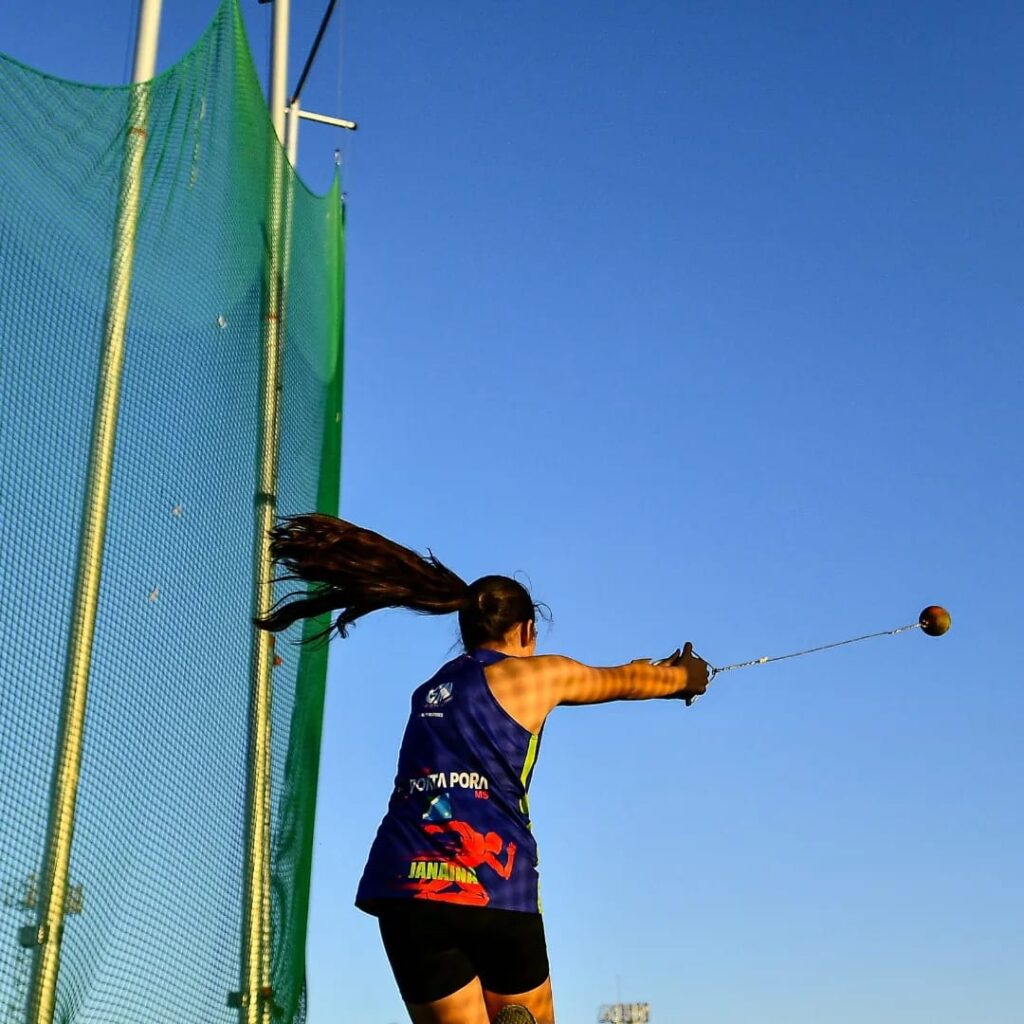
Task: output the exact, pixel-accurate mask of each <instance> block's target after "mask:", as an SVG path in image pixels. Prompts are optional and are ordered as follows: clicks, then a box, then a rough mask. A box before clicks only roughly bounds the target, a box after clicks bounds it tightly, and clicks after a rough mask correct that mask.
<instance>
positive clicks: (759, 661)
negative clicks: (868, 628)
mask: <svg viewBox="0 0 1024 1024" xmlns="http://www.w3.org/2000/svg"><path fill="white" fill-rule="evenodd" d="M920 628H921V623H920V622H913V623H911V624H910V625H909V626H900V627H899V629H883V630H882V631H881V632H880V633H866V634H865V635H864V636H855V637H853V638H852V639H851V640H837V641H836V642H835V643H834V644H822V646H821V647H808V648H807V650H806V651H794V652H793V653H792V654H777V655H775V657H773V658H754V660H753V661H740V662H737V663H736V664H735V665H723V666H722V667H721V668H715V666H714V665H712V666H711V678H712V679H714V677H715V676H717V675H718V674H719V673H720V672H731V671H732V670H733V669H736V668H750V667H751V666H752V665H767V664H768V663H769V662H772V661H785V660H786V659H787V658H799V657H802V656H803V655H805V654H816V653H817V652H818V651H827V650H830V649H831V648H833V647H843V646H845V645H846V644H856V643H860V641H861V640H871V639H872V638H874V637H876V636H895V635H896V634H897V633H905V632H906V631H907V630H908V629H920Z"/></svg>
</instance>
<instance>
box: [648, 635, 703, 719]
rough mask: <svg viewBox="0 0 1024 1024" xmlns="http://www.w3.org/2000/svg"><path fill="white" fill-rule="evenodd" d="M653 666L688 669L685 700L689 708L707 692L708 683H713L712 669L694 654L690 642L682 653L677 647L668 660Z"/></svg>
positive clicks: (657, 662) (662, 659)
mask: <svg viewBox="0 0 1024 1024" xmlns="http://www.w3.org/2000/svg"><path fill="white" fill-rule="evenodd" d="M652 664H654V665H665V666H667V667H668V668H685V669H686V690H685V693H686V696H685V698H684V699H685V701H686V706H687V707H689V706H690V705H691V704H692V703H693V702H694V701H695V700H696V699H697V698H698V697H700V696H701V695H702V694H704V693H705V692H706V691H707V688H708V683H709V682H711V667H710V666H709V665H708V663H707V662H706V661H705V660H704V659H703V658H701V657H699V656H698V655H696V654H694V653H693V644H691V643H690V641H689V640H687V641H686V643H685V644H683V649H682V651H680V650H679V648H678V647H677V648H676V649H675V650H674V651H673V652H672V653H671V654H670V655H669V656H668V657H667V658H661V659H660V660H658V661H655V662H652Z"/></svg>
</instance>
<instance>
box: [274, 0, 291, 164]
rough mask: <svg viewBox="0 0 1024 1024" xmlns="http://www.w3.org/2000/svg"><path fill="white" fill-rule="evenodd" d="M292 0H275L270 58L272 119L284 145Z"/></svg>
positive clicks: (279, 138) (279, 139)
mask: <svg viewBox="0 0 1024 1024" xmlns="http://www.w3.org/2000/svg"><path fill="white" fill-rule="evenodd" d="M290 19H291V0H274V27H273V34H274V41H273V50H272V53H271V58H270V119H271V121H273V123H274V131H275V132H277V138H278V141H279V142H280V143H281V145H282V146H283V145H284V124H285V115H286V113H287V110H286V108H287V106H288V24H289V21H290Z"/></svg>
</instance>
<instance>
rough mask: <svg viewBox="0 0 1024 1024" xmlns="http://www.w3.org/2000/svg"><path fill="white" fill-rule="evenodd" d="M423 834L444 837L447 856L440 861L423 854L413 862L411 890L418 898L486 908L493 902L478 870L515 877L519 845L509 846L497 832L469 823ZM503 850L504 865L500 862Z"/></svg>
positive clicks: (429, 827)
mask: <svg viewBox="0 0 1024 1024" xmlns="http://www.w3.org/2000/svg"><path fill="white" fill-rule="evenodd" d="M423 831H424V832H426V833H427V834H428V835H436V836H442V837H443V840H442V844H443V846H444V848H445V849H444V852H445V854H447V857H446V858H445V859H444V860H437V859H436V857H435V856H433V855H431V854H421V855H420V856H418V857H416V858H415V859H414V860H413V861H412V862H411V863H410V865H409V879H410V881H409V882H408V883H407V887H408V888H409V889H412V890H414V895H415V897H416V898H417V899H426V900H440V901H442V902H444V903H464V904H473V905H476V906H484V905H486V904H487V903H489V902H490V896H489V895H488V893H487V890H486V889H485V888H484V887H483V885H481V884H480V879H479V878H478V877H477V869H478V868H480V867H488V868H490V869H491V870H492V871H494V872H495V873H496V874H497V875H498V876H499V877H500V878H504V879H508V878H510V877H511V875H512V865H513V864H514V863H515V859H516V844H515V843H509V844H508V845H507V846H506V845H505V842H504V840H503V839H502V838H501V836H499V835H498V833H497V832H487V833H484V832H478V831H477V830H476V829H475V828H473V826H472V825H470V824H469V823H468V822H465V821H446V822H444V824H441V825H433V824H431V825H424V826H423ZM503 847H504V848H505V853H506V856H505V863H504V864H502V863H501V861H500V860H498V855H499V854H500V853H501V851H502V848H503Z"/></svg>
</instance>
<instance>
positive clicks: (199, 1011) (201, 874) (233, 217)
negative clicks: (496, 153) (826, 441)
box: [0, 0, 343, 1024]
mask: <svg viewBox="0 0 1024 1024" xmlns="http://www.w3.org/2000/svg"><path fill="white" fill-rule="evenodd" d="M139 89H143V90H145V91H146V93H147V94H148V100H149V113H148V125H147V133H148V134H147V147H146V155H145V163H144V170H143V176H142V179H141V180H142V193H141V195H142V202H141V209H140V217H139V221H138V229H137V247H136V253H135V260H134V273H133V280H132V291H131V306H130V312H129V317H128V321H127V332H126V336H125V362H124V371H123V380H122V386H121V399H120V411H119V417H118V419H117V423H116V448H115V455H114V463H113V476H112V480H111V487H110V503H109V517H108V525H107V532H106V545H105V552H104V560H103V574H102V582H101V586H100V591H99V604H98V613H97V621H96V629H95V638H94V646H93V655H92V667H91V673H90V675H89V691H88V705H87V715H86V720H85V733H84V746H83V750H82V761H81V776H80V783H79V787H78V798H77V812H76V821H75V830H74V841H73V847H72V854H71V862H70V876H69V883H70V885H71V889H70V890H69V896H68V899H67V901H66V902H65V917H64V934H63V942H62V946H61V957H60V972H59V976H58V984H57V996H56V1011H55V1015H54V1019H55V1020H58V1021H68V1022H71V1021H73V1022H82V1024H87V1022H107V1021H118V1022H121V1021H124V1022H128V1021H131V1022H138V1021H148V1022H163V1021H167V1022H171V1021H173V1022H175V1024H183V1022H197V1024H198V1022H200V1021H202V1022H212V1021H218V1020H222V1021H236V1020H238V1014H239V1010H238V1009H233V1008H231V1007H229V1005H228V994H229V993H230V992H237V991H239V990H240V989H241V987H242V982H241V976H242V970H243V969H242V960H243V924H244V901H245V874H246V868H245V862H246V849H247V840H246V836H247V827H248V826H247V807H246V781H247V771H248V768H247V759H248V734H249V733H248V730H249V721H248V715H249V700H250V697H249V692H250V682H249V676H250V668H249V666H250V656H251V639H252V629H251V627H250V625H249V620H250V616H251V614H252V575H253V570H252V551H253V535H254V530H255V520H254V495H255V492H256V489H257V452H258V448H259V436H260V431H261V402H260V366H261V347H262V346H263V344H264V324H263V316H262V310H263V306H262V303H263V291H264V287H265V276H266V268H267V262H266V254H267V251H268V245H269V244H271V243H270V242H269V241H268V238H269V237H270V232H269V229H268V213H267V209H268V206H267V189H268V185H269V183H270V180H271V174H270V161H271V159H272V154H273V153H274V146H275V145H276V142H272V133H273V129H272V127H271V126H270V123H269V121H268V117H267V111H266V106H265V103H264V101H263V98H262V95H261V91H260V86H259V82H258V78H257V76H256V74H255V71H254V68H253V65H252V60H251V57H250V53H249V49H248V46H247V43H246V40H245V34H244V29H243V26H242V21H241V15H240V12H239V10H238V7H237V4H236V3H235V2H233V0H228V2H225V4H224V6H223V7H222V8H221V9H220V11H219V13H218V14H217V17H216V18H215V20H214V22H213V23H212V24H211V26H210V28H209V29H208V31H207V32H206V33H205V34H204V36H203V38H202V39H201V40H200V41H199V43H198V44H197V45H196V47H195V48H194V49H193V50H192V52H191V53H189V54H188V55H187V56H186V57H185V58H184V59H183V60H182V61H181V62H180V63H178V64H177V65H176V66H174V67H173V68H171V69H170V70H168V71H167V72H165V73H164V74H162V75H161V76H159V77H158V78H157V79H155V80H154V81H153V82H152V83H150V84H148V85H146V86H142V87H138V89H136V91H135V102H136V103H137V102H138V98H139ZM132 94H133V93H132V90H131V89H129V88H94V87H89V86H83V85H78V84H73V83H69V82H65V81H60V80H56V79H53V78H50V77H48V76H45V75H43V74H40V73H38V72H36V71H33V70H31V69H29V68H26V67H24V66H22V65H20V64H18V63H17V62H15V61H12V60H9V59H6V58H2V57H0V551H2V558H3V568H2V572H0V634H2V647H0V650H2V654H3V659H4V664H5V672H4V677H5V679H4V682H3V684H2V685H0V894H2V903H0V1021H2V1022H3V1024H6V1022H8V1021H11V1022H13V1021H19V1022H21V1021H24V1020H25V1017H26V1006H27V1004H28V1002H29V995H30V990H31V989H32V971H33V963H34V961H35V958H36V957H37V956H38V947H31V946H23V945H22V944H21V943H20V942H19V929H21V928H22V927H24V926H27V925H30V926H35V925H36V924H37V921H38V917H39V904H40V899H39V895H40V893H39V890H40V875H41V873H42V871H43V864H44V859H45V851H46V848H47V831H48V813H49V803H50V796H51V785H52V778H53V774H54V763H55V757H56V756H57V751H56V745H57V742H58V732H59V727H60V721H61V707H62V693H63V691H64V675H65V664H66V658H67V646H68V635H69V631H70V629H71V621H70V620H71V618H72V608H73V593H74V587H75V579H76V563H77V559H78V551H79V542H80V534H81V523H82V516H83V501H84V498H85V495H86V489H87V477H88V473H89V462H90V436H91V432H92V429H93V406H94V397H95V394H96V388H97V378H98V375H99V374H100V372H101V362H100V351H101V348H102V339H103V337H104V324H105V317H106V313H105V311H106V308H107V300H108V282H109V279H110V273H111V261H112V253H114V256H113V258H114V259H115V260H116V259H118V258H119V257H118V256H117V252H116V247H115V246H114V235H115V221H116V217H117V209H118V202H119V195H120V193H121V190H122V162H123V155H124V152H125V146H126V140H128V138H129V136H130V128H131V105H132ZM282 202H283V204H284V206H285V208H286V210H288V211H290V219H291V227H290V233H289V235H288V237H289V238H290V243H291V244H290V249H289V251H288V253H287V254H286V258H285V259H284V261H283V266H284V267H285V268H286V271H287V277H286V295H287V307H286V308H287V317H286V320H285V338H284V344H283V367H282V373H281V387H282V392H281V394H282V407H281V426H280V453H281V454H280V478H279V486H278V489H277V508H278V511H279V513H280V514H290V513H295V512H305V511H309V510H311V509H314V508H315V509H319V510H322V511H326V512H335V511H336V510H337V494H338V472H339V465H340V453H339V445H340V431H341V370H342V359H341V331H342V295H343V292H342V264H343V258H342V246H343V215H342V208H341V202H340V195H339V192H338V189H337V185H335V188H334V189H333V190H332V191H331V192H330V193H329V194H328V195H327V196H325V197H322V198H320V197H315V196H312V195H311V194H309V193H308V192H307V191H306V190H305V188H304V187H303V186H302V184H301V182H299V181H298V180H297V179H296V178H295V177H294V176H292V175H291V172H290V171H289V172H288V178H287V181H286V183H285V189H284V195H283V197H282ZM276 652H277V655H278V658H277V659H275V660H277V661H280V664H277V665H276V666H275V668H274V669H273V677H272V680H273V681H272V758H271V766H272V767H271V793H272V819H271V848H272V862H271V863H272V866H271V873H272V883H273V885H272V932H273V943H272V984H273V1011H274V1018H275V1019H276V1020H284V1021H300V1020H302V1019H304V1016H305V999H304V985H303V971H304V944H305V927H306V910H307V906H308V888H309V874H310V858H311V850H312V829H313V811H314V804H315V799H316V779H317V766H318V761H319V743H320V725H321V717H322V707H323V685H324V678H325V670H326V652H325V651H324V650H323V649H322V648H318V649H314V648H299V647H296V646H293V645H290V644H287V643H283V642H278V644H277V647H276Z"/></svg>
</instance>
